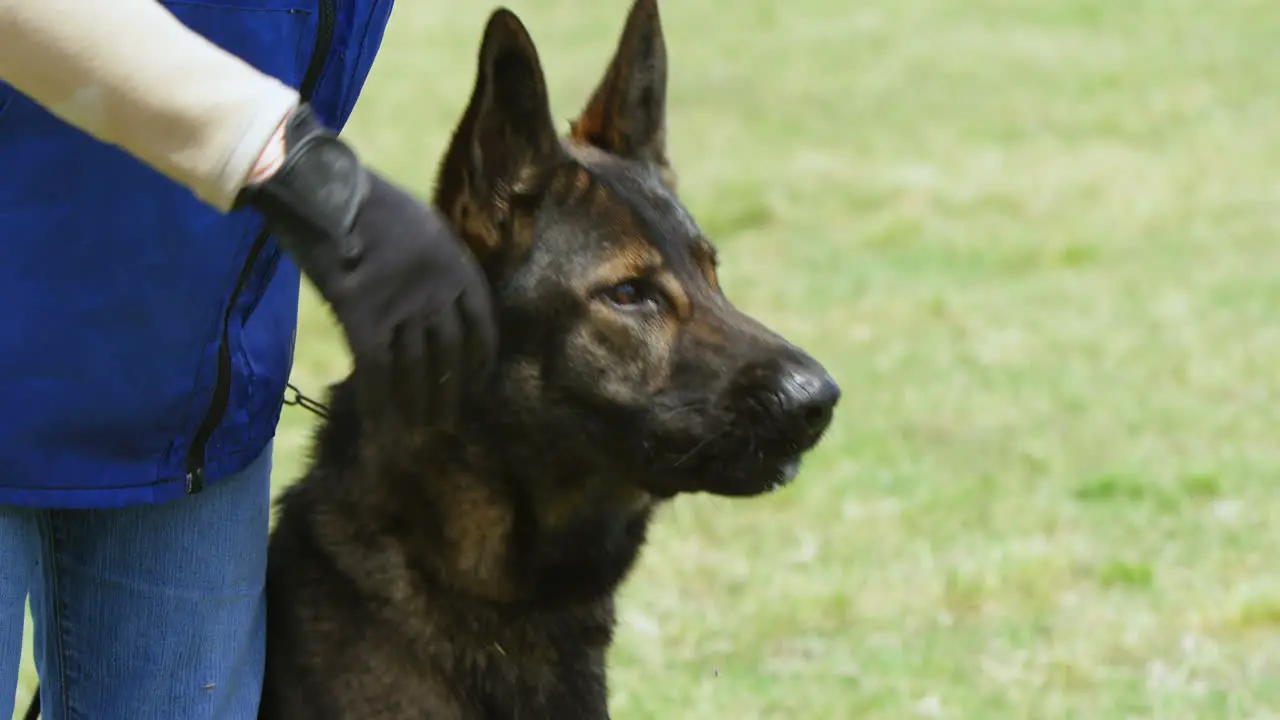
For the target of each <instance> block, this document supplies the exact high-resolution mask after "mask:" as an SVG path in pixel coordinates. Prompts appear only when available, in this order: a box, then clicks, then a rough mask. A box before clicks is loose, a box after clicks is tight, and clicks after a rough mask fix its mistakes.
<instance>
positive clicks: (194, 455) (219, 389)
mask: <svg viewBox="0 0 1280 720" xmlns="http://www.w3.org/2000/svg"><path fill="white" fill-rule="evenodd" d="M337 4H338V0H319V11H320V12H319V16H318V17H319V25H320V27H319V29H318V30H317V34H316V45H315V51H314V52H313V53H312V55H311V63H310V64H309V65H308V66H307V72H306V74H305V75H304V76H303V78H302V85H301V87H299V89H298V92H299V94H300V95H301V96H302V100H303V101H309V100H310V99H311V96H312V94H313V93H314V92H315V89H316V85H317V84H318V83H319V82H320V74H321V73H322V72H323V71H324V66H325V61H327V60H328V59H329V49H330V47H331V46H332V44H333V33H334V25H335V24H336V22H337V14H338V8H337ZM270 237H271V233H270V232H269V231H268V230H267V229H265V228H264V229H263V230H262V232H260V233H258V236H257V237H256V238H254V240H253V245H252V246H251V247H250V248H249V256H248V257H247V258H245V261H244V265H242V266H241V267H240V274H239V276H237V277H236V284H235V287H234V289H232V291H231V297H230V299H229V300H228V302H227V310H226V312H225V313H224V314H223V316H222V338H221V340H220V341H219V343H218V377H217V380H216V382H215V383H214V386H213V399H212V400H211V401H210V402H209V409H208V410H207V411H206V412H205V415H204V419H203V420H201V421H200V425H199V427H198V428H197V429H196V433H195V435H194V436H193V437H192V439H191V447H190V449H189V450H188V451H187V463H186V470H187V475H186V490H187V493H188V494H191V493H198V492H200V491H201V490H203V489H204V483H205V479H204V453H205V450H206V448H207V447H208V445H209V438H211V437H212V436H213V432H214V430H216V429H217V428H218V425H220V424H221V423H222V417H223V415H225V414H226V412H227V405H228V404H229V403H230V401H231V345H230V340H229V339H228V337H227V336H228V332H229V331H228V328H229V326H230V324H231V313H232V312H233V311H234V310H235V306H236V302H237V301H238V300H239V299H240V293H242V292H243V291H244V286H245V284H246V283H248V282H249V277H250V275H252V274H253V267H254V266H255V265H256V264H257V262H258V258H259V256H261V255H262V250H263V248H264V247H266V244H267V240H268V239H269V238H270Z"/></svg>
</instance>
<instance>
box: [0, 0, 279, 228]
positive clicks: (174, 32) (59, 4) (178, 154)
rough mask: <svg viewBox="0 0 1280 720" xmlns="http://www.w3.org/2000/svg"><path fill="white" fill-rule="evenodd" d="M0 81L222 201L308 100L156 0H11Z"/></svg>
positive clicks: (3, 17)
mask: <svg viewBox="0 0 1280 720" xmlns="http://www.w3.org/2000/svg"><path fill="white" fill-rule="evenodd" d="M0 79H3V80H4V81H5V82H8V83H9V84H11V85H13V86H14V87H15V88H17V89H18V90H19V91H21V92H22V93H23V94H25V95H27V96H29V97H31V98H32V99H33V100H35V101H36V102H38V103H40V104H41V105H42V106H44V107H45V108H46V109H47V110H49V111H50V112H52V113H53V114H55V115H57V116H58V117H60V118H62V119H63V120H64V121H66V122H68V123H70V124H71V125H74V126H75V127H77V128H79V129H81V130H83V131H85V132H87V133H89V134H91V135H93V136H94V137H96V138H98V139H99V140H102V141H103V142H106V143H110V144H112V145H116V146H119V147H120V148H122V149H123V150H124V151H126V152H128V153H129V154H130V155H133V156H134V157H136V158H137V159H139V160H140V161H142V162H144V163H146V164H148V165H150V166H151V167H153V168H155V169H156V170H158V171H159V172H161V173H163V174H164V175H166V176H167V177H168V178H170V179H171V180H173V181H174V182H177V183H179V184H181V185H183V186H185V187H187V188H189V189H190V190H191V191H192V192H193V193H195V194H196V196H197V197H199V198H200V199H201V200H203V201H205V202H207V203H208V204H210V205H212V206H213V207H215V208H217V209H218V210H221V211H226V210H228V209H230V208H231V207H232V205H233V203H234V201H235V198H236V196H237V194H238V193H239V191H240V189H241V188H242V187H243V186H244V184H245V183H246V180H248V179H249V177H250V173H251V171H252V170H253V169H254V167H255V165H256V164H258V161H259V157H260V156H261V155H262V154H263V150H264V148H266V147H267V145H268V142H269V141H270V140H271V138H272V136H273V134H276V133H277V131H278V130H279V129H280V126H281V122H282V121H283V120H284V118H285V117H286V116H287V115H288V114H289V113H290V112H291V111H292V110H294V108H295V107H297V105H298V100H299V98H298V93H297V91H295V90H294V89H293V88H290V87H289V86H287V85H285V84H284V83H282V82H280V81H279V80H277V79H276V78H274V77H271V76H270V75H266V74H264V73H262V72H260V71H258V70H257V69H256V68H254V67H253V66H251V65H249V64H248V63H246V62H245V61H243V60H241V59H240V58H238V57H236V56H235V55H232V54H231V53H228V52H226V51H225V50H223V49H222V48H220V47H218V46H217V45H215V44H213V43H212V42H210V41H209V40H207V39H205V38H204V37H203V36H201V35H199V34H198V33H196V32H194V31H192V30H191V29H189V28H187V27H186V26H185V25H183V24H182V23H181V22H180V21H179V20H178V19H177V18H175V17H174V16H173V15H172V14H171V13H170V12H169V11H168V10H166V9H165V8H164V6H163V5H161V4H160V3H158V2H156V1H155V0H110V1H109V2H102V1H101V0H97V1H94V2H85V1H84V0H0Z"/></svg>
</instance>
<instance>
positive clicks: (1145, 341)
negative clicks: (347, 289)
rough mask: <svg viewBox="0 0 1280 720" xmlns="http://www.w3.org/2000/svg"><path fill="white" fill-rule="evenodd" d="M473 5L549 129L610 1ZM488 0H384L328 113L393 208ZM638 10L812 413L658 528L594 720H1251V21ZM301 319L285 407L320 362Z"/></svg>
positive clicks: (1272, 499)
mask: <svg viewBox="0 0 1280 720" xmlns="http://www.w3.org/2000/svg"><path fill="white" fill-rule="evenodd" d="M507 2H508V3H509V7H511V9H513V10H514V11H515V12H516V13H517V14H518V15H520V17H521V18H522V19H523V20H524V22H525V24H526V25H527V26H528V28H529V30H530V32H531V33H532V35H533V37H534V39H535V41H536V42H537V44H538V49H539V52H540V54H541V57H542V60H543V63H544V66H545V70H546V73H547V81H548V83H549V85H550V89H551V93H552V98H553V111H554V113H555V116H556V118H557V119H558V120H560V121H562V122H563V123H564V127H565V128H566V129H567V122H568V119H569V118H570V117H573V116H575V115H576V114H577V112H578V110H579V109H580V108H581V106H582V104H583V103H584V102H585V100H586V98H587V95H588V93H589V92H590V91H591V90H592V89H593V87H594V86H595V83H596V82H597V80H598V78H599V77H600V75H601V74H602V73H603V70H604V67H605V63H606V62H607V61H608V59H609V57H610V54H611V52H612V50H613V46H614V43H615V42H616V40H617V36H618V33H619V32H620V31H621V28H622V23H623V20H624V18H625V16H626V12H627V9H628V7H629V3H628V1H627V0H595V1H593V2H569V1H568V0H507ZM493 7H494V6H493V5H491V4H489V3H484V2H467V3H458V2H451V3H446V2H438V1H435V2H432V1H428V0H401V2H399V3H398V5H397V8H396V11H395V14H394V16H393V18H392V21H391V26H390V28H389V31H388V34H387V36H386V41H385V45H384V48H383V50H382V54H381V56H380V59H379V60H378V62H377V64H376V65H375V67H374V70H373V74H372V76H371V77H370V79H369V82H368V85H367V87H366V89H365V92H364V96H363V98H362V99H361V101H360V103H359V105H358V106H357V109H356V112H355V115H354V117H353V119H352V122H351V124H350V125H349V128H348V132H347V135H348V136H349V137H350V138H352V139H353V141H354V142H355V143H356V145H357V146H358V147H359V148H360V150H361V151H362V153H363V154H364V156H365V157H366V158H367V159H368V160H370V161H371V162H372V163H373V164H374V165H376V166H378V167H379V168H380V169H382V170H384V171H386V172H388V173H390V174H391V175H392V176H394V177H396V178H398V179H400V180H401V181H402V182H403V183H405V184H407V185H408V186H410V187H411V188H413V189H414V190H415V191H417V192H418V193H420V194H421V195H423V196H427V195H429V193H430V190H431V182H432V179H433V175H434V172H435V168H436V164H437V161H438V158H439V156H440V154H441V153H442V152H443V150H444V148H445V145H446V143H447V142H448V136H449V133H450V131H451V130H452V128H453V126H454V123H455V122H456V121H457V119H458V117H459V116H460V114H461V112H462V110H463V108H464V106H465V104H466V102H467V99H468V96H469V93H470V90H471V87H472V82H473V80H474V73H475V58H476V52H477V49H478V45H479V41H480V35H481V30H482V28H483V27H484V23H485V20H486V18H487V16H488V14H489V13H490V12H491V10H492V9H493ZM662 15H663V21H664V26H665V30H666V39H667V47H668V53H669V59H670V91H669V93H670V94H669V112H670V116H669V139H670V146H671V155H672V158H673V161H674V163H675V165H676V168H677V170H678V171H679V173H680V176H681V191H682V194H683V196H684V198H685V200H686V202H687V204H688V205H689V207H690V208H691V210H692V211H693V212H694V214H695V216H696V217H697V218H698V220H699V222H700V223H701V224H702V226H703V227H704V228H705V229H706V230H707V232H708V234H709V235H711V237H712V238H713V239H714V240H715V241H716V242H717V243H718V244H719V246H720V248H721V252H722V257H723V273H722V282H723V285H724V287H725V289H726V291H727V292H728V294H729V295H730V297H731V298H732V299H734V300H735V301H736V302H737V304H738V305H739V306H741V307H742V308H744V309H745V310H747V311H748V312H751V313H753V314H756V315H757V316H758V317H760V318H762V319H763V320H764V321H766V322H767V323H769V324H771V325H773V326H774V327H776V328H777V329H779V330H781V331H782V332H784V333H785V334H787V335H788V336H789V337H790V338H791V339H793V340H794V341H796V342H797V343H798V344H801V345H803V346H805V347H807V348H808V349H810V350H811V351H812V352H813V353H814V354H815V355H816V356H817V357H818V358H819V359H821V360H822V361H823V362H824V363H826V364H827V366H828V367H829V368H830V369H831V371H832V372H833V374H834V375H835V376H836V377H837V379H838V380H839V382H840V384H841V386H842V388H843V390H844V400H843V401H842V403H841V406H840V409H839V412H838V413H837V419H836V422H835V424H834V426H833V428H832V430H831V432H830V434H829V435H828V437H827V439H826V440H825V442H824V444H823V445H822V446H821V448H820V449H819V450H818V451H817V452H816V454H815V455H814V456H813V457H812V459H811V460H810V461H809V462H808V463H807V464H806V465H805V467H804V469H803V472H802V474H801V476H800V478H799V480H798V481H797V483H796V484H794V485H793V486H791V487H790V488H788V489H787V490H786V491H784V492H781V493H778V494H776V495H771V496H768V497H764V498H758V499H752V500H727V499H712V498H702V497H699V498H684V499H680V500H679V501H677V502H676V503H675V504H674V505H673V506H671V507H669V508H668V509H667V510H666V511H665V512H664V513H663V514H662V516H661V517H660V519H659V521H658V523H657V524H656V526H655V527H654V529H653V531H652V533H651V541H650V543H649V546H648V549H647V552H646V554H645V555H644V556H643V558H642V560H641V563H640V566H639V569H638V571H637V572H636V573H635V574H634V575H633V576H632V577H631V579H630V580H629V582H628V583H627V585H626V586H625V588H624V591H623V595H622V598H621V607H620V615H621V624H620V628H619V637H618V641H617V644H616V646H615V649H614V651H613V653H612V656H611V672H612V676H611V684H612V696H613V706H614V715H613V717H614V718H617V719H619V720H626V719H631V718H636V719H640V718H662V719H667V718H672V719H679V720H683V719H685V718H697V719H703V718H709V719H715V720H719V719H720V718H725V719H743V720H750V719H754V718H778V719H783V718H786V719H792V718H796V719H801V718H802V719H805V720H808V719H810V718H812V719H822V720H825V719H827V718H832V719H834V718H841V719H842V718H874V719H877V720H878V719H881V718H884V719H891V718H892V719H894V720H900V719H906V718H917V717H919V718H981V719H986V718H1084V719H1094V718H1097V719H1103V718H1107V719H1109V718H1197V719H1199V718H1276V717H1280V552H1277V550H1276V548H1277V547H1278V546H1280V513H1278V511H1280V494H1277V490H1276V488H1277V484H1278V482H1280V442H1278V440H1277V429H1278V428H1280V405H1278V404H1277V402H1276V400H1277V397H1276V396H1277V390H1280V370H1278V369H1277V367H1278V366H1277V357H1278V356H1280V323H1277V322H1276V321H1275V317H1276V315H1277V312H1278V311H1280V203H1278V202H1277V201H1280V171H1278V170H1277V168H1278V167H1280V162H1278V161H1280V42H1278V41H1277V38H1280V5H1277V4H1276V3H1275V2H1273V1H1271V0H1215V1H1214V2H1211V3H1210V2H1203V1H1201V2H1193V1H1192V0H856V1H851V2H841V1H837V0H788V1H787V2H767V0H738V2H736V3H731V2H713V0H666V2H665V3H664V4H663V6H662ZM1268 46H1270V47H1268ZM304 305H305V306H304V309H303V317H302V327H301V329H300V331H299V340H298V344H299V345H298V356H297V362H296V366H295V370H294V378H293V379H294V382H295V383H296V384H297V385H299V386H300V387H301V388H302V389H303V390H304V391H307V392H309V393H311V394H314V395H319V394H320V393H322V391H323V389H324V386H325V384H327V383H328V382H330V381H332V380H335V379H337V378H339V377H340V376H342V375H343V374H344V373H345V371H346V369H347V367H348V365H347V363H348V357H347V355H346V350H345V347H344V346H343V345H342V344H341V340H340V335H339V334H338V332H337V330H336V329H335V327H334V325H333V324H332V323H331V322H330V319H329V317H328V315H327V312H326V311H325V310H323V309H322V308H321V307H320V306H319V305H318V304H316V302H315V296H314V295H313V294H311V293H310V291H309V290H308V292H307V295H306V298H305V301H304ZM313 423H314V416H312V415H310V414H308V413H306V412H305V411H303V410H300V409H297V408H286V410H285V413H284V418H283V426H282V428H281V431H280V437H279V440H278V441H277V444H276V461H277V470H276V475H277V478H278V481H277V482H278V486H279V487H284V486H285V485H286V484H287V483H289V482H290V481H291V480H292V479H293V478H295V477H296V476H297V475H298V474H299V473H300V472H301V470H302V467H303V462H304V460H305V457H304V452H305V451H306V448H307V445H308V443H309V440H310V438H309V433H310V430H311V428H312V426H313ZM34 679H35V678H34V675H33V674H32V673H31V672H30V670H29V667H28V672H27V673H26V674H25V675H24V680H23V683H24V684H23V687H22V688H21V689H20V691H19V698H18V705H19V707H20V708H22V707H25V704H26V697H27V693H28V692H29V691H30V689H31V687H32V685H33V684H34Z"/></svg>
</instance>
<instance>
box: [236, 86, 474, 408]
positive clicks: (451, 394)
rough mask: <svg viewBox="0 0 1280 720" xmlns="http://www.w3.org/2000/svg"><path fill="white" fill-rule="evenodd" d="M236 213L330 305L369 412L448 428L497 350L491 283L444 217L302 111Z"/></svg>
mask: <svg viewBox="0 0 1280 720" xmlns="http://www.w3.org/2000/svg"><path fill="white" fill-rule="evenodd" d="M238 204H245V205H249V206H251V207H254V208H257V209H258V210H260V211H261V212H262V213H263V214H264V215H265V216H266V218H267V224H268V228H269V229H270V230H271V232H272V233H273V235H274V236H275V237H276V240H277V241H278V242H279V243H280V245H281V247H282V248H284V249H285V251H286V252H288V253H289V254H290V255H291V256H292V257H293V258H294V260H295V262H297V264H298V267H299V268H300V269H301V270H302V271H303V272H304V273H306V275H307V277H309V278H310V279H311V281H312V283H314V284H315V286H316V289H317V290H319V292H320V294H321V295H322V296H324V298H325V299H326V300H327V301H328V302H329V304H330V305H331V306H332V307H333V310H334V313H335V314H336V315H337V319H338V322H339V323H341V325H342V328H343V331H344V332H345V333H346V337H347V342H348V344H349V345H350V347H351V353H352V356H353V358H354V361H355V377H356V382H357V388H358V392H359V394H360V396H361V402H362V404H363V405H364V406H365V407H364V410H365V412H366V413H371V414H372V417H371V418H370V419H374V418H382V417H385V415H384V413H387V412H393V413H395V414H396V416H398V417H399V418H400V419H402V420H404V421H406V422H409V423H411V424H414V425H432V424H439V425H448V424H450V423H451V422H452V421H453V418H454V417H455V414H456V411H457V405H458V402H459V395H460V392H461V390H462V387H463V385H464V384H465V383H467V382H479V381H481V380H483V378H484V375H486V374H487V373H488V371H489V368H490V367H491V366H492V362H493V357H494V353H495V352H496V345H497V330H496V327H495V325H496V323H495V320H494V317H493V309H492V304H491V300H490V291H489V286H488V284H487V283H486V281H485V278H484V274H483V273H482V271H481V270H480V268H479V266H478V264H477V263H476V262H475V260H474V258H473V257H472V256H471V253H470V252H468V251H467V250H466V248H464V247H463V245H462V243H461V241H460V240H459V239H458V238H457V236H455V235H454V234H453V232H452V231H451V230H450V229H449V228H448V227H447V226H446V225H445V224H444V221H443V220H442V218H441V217H440V215H439V214H438V213H437V212H435V211H434V210H433V209H432V208H430V207H429V206H427V205H426V204H424V203H422V202H419V201H418V200H417V199H415V198H413V197H412V196H410V195H409V194H408V193H406V192H405V191H404V190H402V189H400V188H399V187H397V186H395V185H393V184H392V183H390V182H388V181H387V180H385V179H383V178H382V177H381V176H380V175H378V174H377V173H375V172H373V171H371V170H369V169H368V168H366V167H364V166H363V165H362V164H361V162H360V160H359V159H358V158H357V157H356V155H355V153H354V152H353V151H352V149H351V148H350V147H348V146H347V145H346V144H345V143H344V142H343V141H342V140H340V139H338V138H337V137H336V135H335V134H334V133H333V132H332V131H331V130H329V129H328V128H326V127H325V126H324V125H323V124H322V123H321V122H320V121H319V119H318V118H317V117H316V116H315V114H314V112H313V111H312V110H311V108H310V107H309V106H307V105H306V104H303V105H301V106H300V107H299V108H298V110H297V111H296V112H295V113H294V115H293V116H292V117H291V118H290V120H289V121H288V124H287V125H286V128H285V158H284V163H283V165H282V166H281V167H280V169H279V170H278V171H277V172H276V173H275V174H274V175H272V176H271V177H270V178H269V179H268V180H266V181H264V182H262V183H261V184H258V185H251V186H247V187H246V188H245V190H244V191H243V192H242V193H241V197H240V201H239V203H238Z"/></svg>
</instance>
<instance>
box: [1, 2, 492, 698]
mask: <svg viewBox="0 0 1280 720" xmlns="http://www.w3.org/2000/svg"><path fill="white" fill-rule="evenodd" d="M391 8H392V0H342V1H341V2H339V1H338V0H218V1H217V2H212V1H211V2H190V1H173V2H170V1H167V0H162V1H161V2H157V1H156V0H112V2H91V3H86V2H79V1H77V0H39V1H38V2H33V1H32V0H0V80H2V81H3V83H0V168H2V171H0V307H3V311H2V312H3V313H4V319H3V320H2V321H0V405H2V406H3V407H4V408H5V412H4V415H3V418H0V683H5V684H7V687H8V688H9V690H8V691H5V693H4V696H7V697H6V699H5V701H3V702H0V716H4V717H7V716H8V715H6V713H8V714H12V712H13V705H14V697H15V689H16V684H17V677H18V668H19V664H20V653H21V647H22V641H23V619H24V603H25V602H26V598H27V596H28V592H29V593H30V605H31V614H32V617H33V623H34V653H35V659H36V664H37V668H38V671H39V677H40V684H41V691H40V701H41V706H42V708H41V709H42V712H43V717H46V718H50V719H52V720H60V719H62V718H84V717H93V718H129V719H130V720H149V719H151V718H164V719H165V720H179V719H183V720H185V719H192V718H217V719H222V718H235V719H237V720H243V719H244V718H252V717H254V716H255V715H256V708H257V704H258V696H259V694H260V689H261V675H262V664H263V646H264V622H265V621H264V607H263V605H264V596H263V584H264V575H265V562H266V560H265V558H266V545H267V531H268V522H269V513H270V470H271V451H272V438H273V436H274V433H275V428H276V424H277V420H278V419H279V415H280V412H281V406H282V402H283V399H284V392H285V386H286V382H287V379H288V377H289V373H290V369H291V365H292V362H293V352H294V345H295V342H294V336H295V332H296V325H297V306H298V297H299V285H300V281H301V277H302V276H303V275H305V276H306V277H308V278H309V279H310V281H311V282H312V283H314V285H315V287H316V289H317V290H318V291H319V293H320V294H321V296H322V297H324V299H325V300H326V301H327V302H328V304H329V306H330V307H331V309H332V311H333V313H334V315H335V316H336V318H337V320H338V321H339V323H340V325H341V327H342V328H343V331H344V333H345V338H346V340H347V343H348V346H349V347H350V350H351V355H352V360H353V367H354V371H353V372H354V375H355V377H356V378H358V391H359V396H360V399H361V401H362V402H363V403H364V405H363V410H364V412H366V413H368V417H370V418H371V419H373V420H374V421H383V420H385V421H387V422H407V423H448V422H450V421H451V420H452V417H453V413H454V412H455V409H456V405H457V403H458V402H460V401H459V400H458V398H459V395H460V393H461V388H462V387H463V385H464V384H465V383H469V382H474V381H478V380H482V379H483V377H484V374H485V372H487V367H488V366H489V364H490V363H491V361H492V357H493V354H494V352H495V346H496V342H497V338H496V335H495V332H496V331H495V329H494V322H493V317H492V313H493V310H492V308H491V306H490V300H489V295H488V288H487V286H486V285H485V281H484V277H483V275H482V273H481V272H480V270H479V268H478V267H476V265H475V263H474V262H473V261H472V260H471V259H470V258H469V256H468V255H467V254H466V253H465V252H464V251H463V250H462V248H461V246H460V244H459V242H458V241H457V238H456V237H455V236H454V235H452V234H451V232H450V231H449V229H448V228H446V226H445V225H444V223H443V222H442V219H441V218H440V217H439V215H438V214H437V213H436V212H435V211H434V210H433V209H431V208H430V207H428V206H427V205H425V204H424V203H422V202H420V201H418V200H417V199H415V198H414V197H413V196H412V195H410V194H409V193H408V192H407V191H406V190H404V189H402V188H400V187H399V186H398V185H396V184H394V183H392V182H390V181H389V180H387V179H386V178H384V177H383V176H382V175H380V174H379V173H377V172H376V171H374V170H373V169H371V168H369V167H367V166H366V165H364V164H363V163H362V162H361V161H360V160H359V158H358V157H357V155H356V154H355V153H354V151H353V150H352V149H351V147H350V146H349V145H348V144H346V143H345V142H344V141H342V140H340V139H338V138H337V133H338V132H340V131H341V129H342V128H343V126H344V124H345V122H346V120H347V118H348V116H349V114H350V112H351V110H352V107H353V105H354V103H355V102H356V99H357V98H358V97H359V96H360V93H361V92H362V89H363V85H364V82H365V80H366V77H367V74H368V72H369V70H370V68H371V66H372V63H373V61H374V57H375V56H376V55H377V53H378V51H379V48H380V45H381V42H382V37H383V33H384V30H385V27H386V24H387V22H388V19H389V16H390V14H391ZM304 342H305V339H304Z"/></svg>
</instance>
